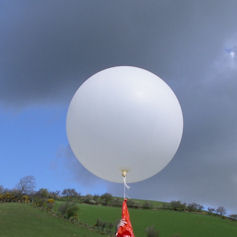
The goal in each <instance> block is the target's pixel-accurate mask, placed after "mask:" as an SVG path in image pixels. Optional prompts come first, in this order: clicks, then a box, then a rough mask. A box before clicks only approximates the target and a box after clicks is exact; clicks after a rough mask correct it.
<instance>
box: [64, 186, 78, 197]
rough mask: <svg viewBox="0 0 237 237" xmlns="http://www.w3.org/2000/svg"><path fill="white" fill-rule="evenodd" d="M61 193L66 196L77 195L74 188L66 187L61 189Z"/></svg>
mask: <svg viewBox="0 0 237 237" xmlns="http://www.w3.org/2000/svg"><path fill="white" fill-rule="evenodd" d="M62 195H63V196H65V197H67V198H73V197H74V198H75V197H77V196H78V193H77V191H76V190H75V189H74V188H67V189H64V190H63V192H62Z"/></svg>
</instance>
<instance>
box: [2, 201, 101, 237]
mask: <svg viewBox="0 0 237 237" xmlns="http://www.w3.org/2000/svg"><path fill="white" fill-rule="evenodd" d="M79 236H80V237H99V236H102V235H99V234H97V233H95V232H91V231H88V230H87V229H85V228H82V227H79V226H78V225H73V224H71V223H69V222H68V221H65V220H63V219H60V218H57V217H54V216H51V215H49V214H48V213H46V212H43V211H41V210H40V209H38V208H33V207H32V206H30V205H26V204H18V203H0V237H79Z"/></svg>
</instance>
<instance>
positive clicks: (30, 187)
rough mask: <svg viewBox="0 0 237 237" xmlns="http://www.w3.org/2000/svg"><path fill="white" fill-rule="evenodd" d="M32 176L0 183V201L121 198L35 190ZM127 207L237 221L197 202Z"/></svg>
mask: <svg viewBox="0 0 237 237" xmlns="http://www.w3.org/2000/svg"><path fill="white" fill-rule="evenodd" d="M35 183H36V182H35V178H34V177H33V176H25V177H23V178H21V179H20V180H19V182H18V184H17V185H16V187H15V188H14V189H5V188H4V187H3V186H2V185H0V202H23V203H34V205H36V206H40V207H43V206H45V207H46V208H49V209H50V208H52V207H53V203H54V201H55V200H58V201H66V202H79V203H86V204H90V205H104V206H113V207H121V206H122V202H123V199H122V198H119V197H113V196H112V195H111V194H110V193H105V194H103V195H91V194H87V195H81V194H80V193H78V192H77V191H76V190H75V189H73V188H67V189H64V190H63V191H48V190H47V189H46V188H41V189H39V190H38V191H35ZM127 206H128V207H129V208H140V209H153V210H155V209H157V210H159V209H166V210H173V211H183V212H197V213H202V214H208V215H216V216H221V217H222V218H229V219H232V220H237V214H232V215H229V216H228V217H227V216H225V215H226V209H225V208H224V207H222V206H220V207H217V208H212V207H209V208H208V209H207V211H206V210H204V207H203V206H202V205H200V204H198V203H195V202H192V203H188V204H187V203H182V202H181V201H171V202H164V203H162V204H161V205H159V206H157V205H154V202H152V201H143V200H134V199H128V201H127Z"/></svg>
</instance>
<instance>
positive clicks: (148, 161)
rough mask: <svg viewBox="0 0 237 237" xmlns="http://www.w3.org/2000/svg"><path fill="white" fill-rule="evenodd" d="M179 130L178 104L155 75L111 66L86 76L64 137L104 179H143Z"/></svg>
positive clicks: (160, 162) (169, 151)
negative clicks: (124, 177)
mask: <svg viewBox="0 0 237 237" xmlns="http://www.w3.org/2000/svg"><path fill="white" fill-rule="evenodd" d="M182 132H183V116H182V110H181V107H180V104H179V102H178V100H177V98H176V96H175V94H174V93H173V91H172V90H171V89H170V87H169V86H168V85H167V84H166V83H165V82H164V81H163V80H161V79H160V78H159V77H158V76H156V75H155V74H153V73H151V72H149V71H146V70H144V69H141V68H137V67H130V66H119V67H112V68H108V69H106V70H103V71H101V72H98V73H96V74H95V75H93V76H91V77H90V78H89V79H88V80H86V81H85V82H84V83H83V84H82V85H81V86H80V87H79V89H78V90H77V92H76V93H75V95H74V97H73V99H72V101H71V104H70V106H69V110H68V115H67V136H68V140H69V143H70V146H71V148H72V151H73V152H74V154H75V156H76V157H77V159H78V160H79V161H80V162H81V163H82V165H84V167H86V168H87V169H88V170H89V171H90V172H92V173H93V174H95V175H96V176H98V177H101V178H103V179H106V180H109V181H113V182H119V183H120V182H123V180H122V177H121V172H122V170H126V171H127V181H128V182H137V181H141V180H144V179H147V178H149V177H151V176H153V175H155V174H156V173H158V172H159V171H160V170H162V169H163V168H164V167H165V166H166V165H167V164H168V163H169V162H170V160H171V159H172V158H173V156H174V154H175V153H176V151H177V149H178V147H179V144H180V141H181V137H182Z"/></svg>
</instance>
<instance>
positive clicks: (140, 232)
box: [79, 204, 237, 237]
mask: <svg viewBox="0 0 237 237" xmlns="http://www.w3.org/2000/svg"><path fill="white" fill-rule="evenodd" d="M79 208H80V211H79V218H80V220H81V221H82V222H85V223H88V224H90V225H94V224H95V222H96V220H97V218H100V219H101V220H103V221H107V222H112V223H115V222H116V221H118V220H119V219H120V217H121V208H116V207H106V206H92V205H87V204H79ZM129 212H130V217H131V221H132V224H133V228H134V232H135V233H134V234H135V236H136V237H145V236H146V233H145V229H146V228H147V227H148V226H152V225H153V226H154V227H155V228H156V229H158V230H159V231H160V236H161V237H173V236H175V235H178V236H180V237H236V236H237V222H234V221H230V220H227V219H222V218H220V217H215V216H208V215H203V214H194V213H187V212H176V211H169V210H142V209H131V208H130V209H129Z"/></svg>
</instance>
